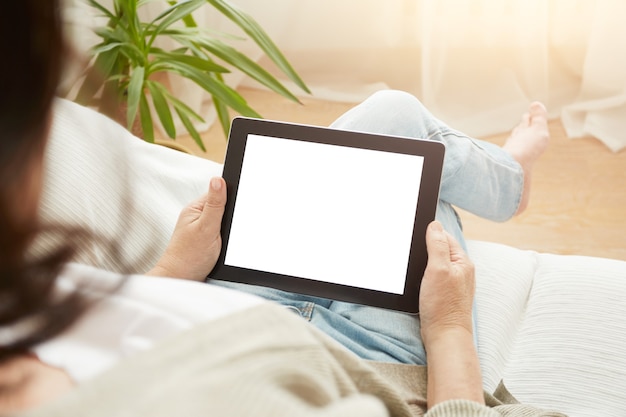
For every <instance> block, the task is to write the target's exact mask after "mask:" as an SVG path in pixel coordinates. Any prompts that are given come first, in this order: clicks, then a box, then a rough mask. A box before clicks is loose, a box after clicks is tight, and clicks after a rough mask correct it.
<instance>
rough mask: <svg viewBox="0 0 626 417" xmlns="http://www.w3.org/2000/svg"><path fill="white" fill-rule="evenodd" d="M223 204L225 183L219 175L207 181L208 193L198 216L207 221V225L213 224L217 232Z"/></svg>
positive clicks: (224, 204) (224, 203) (222, 212)
mask: <svg viewBox="0 0 626 417" xmlns="http://www.w3.org/2000/svg"><path fill="white" fill-rule="evenodd" d="M225 206H226V183H225V182H224V179H223V178H221V177H213V178H211V182H210V183H209V193H208V195H207V197H206V200H205V202H204V207H203V209H202V214H201V216H200V218H201V220H202V221H203V222H205V223H208V226H212V225H213V224H215V225H216V226H217V229H218V232H219V227H220V225H221V222H222V216H223V215H224V207H225Z"/></svg>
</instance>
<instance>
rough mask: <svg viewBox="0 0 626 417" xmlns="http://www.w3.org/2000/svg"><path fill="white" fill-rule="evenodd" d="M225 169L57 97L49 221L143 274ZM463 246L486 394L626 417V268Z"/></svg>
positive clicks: (100, 256)
mask: <svg viewBox="0 0 626 417" xmlns="http://www.w3.org/2000/svg"><path fill="white" fill-rule="evenodd" d="M221 169H222V167H221V165H219V164H216V163H213V162H210V161H207V160H205V159H201V158H197V157H194V156H190V155H185V154H182V153H180V152H177V151H173V150H171V149H167V148H164V147H160V146H157V145H151V144H148V143H145V142H144V141H142V140H139V139H137V138H135V137H133V136H132V135H131V134H129V133H128V132H127V131H126V130H125V129H123V128H122V127H121V126H119V125H117V124H116V123H115V122H112V121H111V120H109V119H107V118H105V117H103V116H101V115H99V114H97V113H95V112H93V111H91V110H88V109H86V108H83V107H80V106H78V105H76V104H74V103H71V102H68V101H65V100H59V101H58V103H57V106H56V111H55V118H54V123H53V128H52V134H51V138H50V144H49V149H48V159H47V171H46V173H47V175H46V182H45V192H44V195H43V201H42V217H43V218H44V219H45V220H54V221H58V222H61V223H63V224H73V225H81V226H84V227H87V228H89V229H90V230H93V231H96V232H98V233H101V234H103V235H105V236H108V237H110V238H114V239H115V238H117V239H119V240H120V241H122V240H123V246H122V248H121V252H122V254H123V255H124V259H125V261H126V262H127V263H129V264H130V271H131V272H138V273H141V272H145V271H147V270H148V269H150V268H151V267H152V266H153V265H154V263H155V262H156V260H157V259H158V257H159V256H160V254H161V253H162V251H163V249H164V248H165V245H166V244H167V242H168V240H169V237H170V234H171V232H172V230H173V227H174V224H175V222H176V219H177V217H178V213H179V211H180V209H181V208H182V207H183V206H184V205H186V204H187V203H188V202H190V201H192V200H193V199H195V198H197V197H198V196H200V195H201V194H202V193H204V192H205V190H206V188H207V186H208V182H209V179H210V178H211V177H212V176H214V175H220V174H221ZM120 190H122V191H123V192H124V193H123V195H120ZM125 202H126V203H131V204H130V205H129V204H124V203H125ZM46 244H50V242H47V243H46V242H44V243H42V245H46ZM468 246H469V252H470V255H471V257H472V258H473V260H474V262H475V264H476V274H477V275H476V276H477V295H476V297H477V309H478V310H477V314H478V347H479V356H480V359H481V366H482V371H483V377H484V385H485V388H486V389H487V390H489V391H492V390H493V389H494V388H495V387H496V385H497V384H498V382H499V381H500V380H501V379H504V381H505V383H506V384H507V386H508V387H509V389H510V391H511V392H512V393H513V394H514V395H515V396H516V397H518V399H519V400H521V401H523V402H527V403H531V404H536V405H540V406H543V407H548V408H556V409H559V410H562V411H565V412H568V413H570V414H571V415H576V416H584V415H589V416H592V415H593V416H599V415H602V416H610V415H623V413H624V409H626V407H625V406H626V349H625V348H624V347H625V346H626V324H625V323H626V321H625V320H624V319H625V318H626V301H625V300H626V262H620V261H612V260H607V259H600V258H588V257H580V256H563V255H550V254H537V253H535V252H531V251H523V250H519V249H515V248H512V247H508V246H504V245H499V244H494V243H487V242H479V241H470V242H468ZM85 249H87V250H88V251H87V253H85V254H83V255H82V256H81V258H79V260H80V261H83V262H85V263H88V264H91V265H96V266H100V267H103V268H106V269H110V270H114V271H119V270H122V269H124V268H123V266H124V265H123V263H124V262H120V260H119V259H116V258H115V257H113V256H111V255H110V254H107V253H106V251H104V250H102V249H101V248H100V247H99V245H98V244H93V245H90V246H86V245H85ZM40 250H41V247H40Z"/></svg>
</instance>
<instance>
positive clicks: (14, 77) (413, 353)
mask: <svg viewBox="0 0 626 417" xmlns="http://www.w3.org/2000/svg"><path fill="white" fill-rule="evenodd" d="M0 19H1V21H0V52H1V53H2V54H3V56H10V57H11V58H12V59H11V60H10V61H11V65H5V66H3V69H2V72H1V73H0V80H2V82H3V83H4V84H5V85H3V88H2V90H1V91H3V94H2V95H1V96H0V127H1V131H2V132H3V133H2V140H1V143H0V146H2V153H1V158H2V164H1V168H0V169H1V170H2V171H1V174H0V175H1V182H0V193H1V196H2V197H1V201H0V210H2V216H1V219H0V221H1V222H2V223H1V228H2V229H1V231H0V236H1V237H0V239H2V245H1V246H0V257H1V258H0V259H1V260H2V261H1V264H0V270H1V274H2V275H1V282H0V286H1V287H0V288H1V291H2V298H1V300H2V307H1V308H0V320H1V325H2V326H3V327H2V329H1V331H0V359H1V361H2V363H1V365H0V388H1V389H0V411H1V412H3V413H9V412H15V413H17V412H23V413H25V414H24V415H32V416H37V415H48V416H49V415H64V416H65V415H106V416H111V415H116V414H117V415H151V416H157V415H186V416H189V415H191V416H194V415H207V414H211V415H214V414H220V415H282V414H284V415H287V414H288V415H294V414H296V415H306V414H316V415H372V416H376V415H388V414H393V415H410V414H411V413H416V414H420V413H422V412H423V410H424V408H425V406H426V404H425V402H426V398H425V397H423V395H424V393H425V390H426V386H425V382H426V378H427V379H428V388H427V403H428V408H429V411H428V415H431V416H437V415H451V416H457V415H458V416H461V415H498V414H497V412H496V411H494V409H491V408H487V407H485V406H484V402H485V400H484V397H483V393H482V388H481V379H480V371H479V367H478V359H477V356H476V352H475V347H474V343H473V326H472V299H473V288H474V276H473V268H472V264H471V262H470V261H469V259H468V258H467V256H466V254H465V253H464V251H463V249H462V235H461V234H460V228H459V225H458V223H457V220H456V216H455V213H454V211H453V209H452V208H451V205H450V204H451V203H454V204H458V205H461V206H465V207H467V208H469V209H473V210H474V211H478V212H479V213H481V214H483V215H485V216H490V217H493V218H500V217H507V216H509V215H512V214H513V213H514V212H516V211H517V212H519V211H520V210H522V209H523V207H524V205H525V204H526V202H527V198H528V192H529V185H528V182H527V181H526V182H525V183H524V181H523V180H524V178H526V179H528V178H529V175H530V172H531V170H532V164H533V163H534V161H535V160H536V159H537V157H538V156H539V155H540V154H541V153H542V151H543V149H545V145H546V142H547V129H546V124H545V109H543V107H542V106H541V105H538V104H535V105H533V106H531V108H530V111H529V115H527V116H526V118H525V119H524V120H523V121H522V123H521V125H520V127H519V128H518V130H517V131H516V132H514V134H513V135H512V136H511V139H510V140H509V141H508V142H507V146H506V148H507V149H506V151H501V150H496V149H495V147H494V149H492V148H491V147H489V148H488V149H487V150H485V149H483V148H482V147H481V146H478V144H477V142H474V141H471V140H469V139H468V138H467V137H465V136H464V135H461V134H460V133H458V132H454V131H452V130H449V129H447V128H445V126H444V125H442V124H440V122H437V121H436V120H435V119H434V118H432V117H431V116H429V115H428V114H427V112H425V110H424V109H423V108H421V106H420V105H419V103H418V102H417V101H416V100H414V99H413V98H411V97H409V96H408V95H405V94H397V93H387V94H380V95H378V96H377V97H375V98H373V99H371V100H368V101H366V102H365V103H364V104H363V105H362V106H359V107H358V108H357V109H355V110H354V111H352V112H350V113H348V114H346V115H345V116H344V117H342V118H341V119H340V120H338V122H337V123H336V125H335V126H336V127H342V128H346V129H349V128H353V129H367V130H371V131H377V130H382V133H390V134H398V133H401V134H403V135H411V132H407V131H406V126H407V123H408V122H407V120H408V121H410V122H416V123H408V124H409V126H410V127H411V128H414V129H416V130H415V132H413V133H412V134H413V135H414V136H416V137H421V136H422V137H423V136H424V135H426V136H429V137H433V138H439V137H440V138H439V139H440V140H443V141H445V142H446V144H447V145H448V147H449V149H448V151H449V152H448V154H449V155H451V156H452V157H453V159H450V157H448V159H447V162H446V164H447V168H446V169H447V175H446V173H445V172H444V183H443V185H442V198H443V197H446V198H448V202H447V203H442V204H441V206H440V209H439V216H440V217H439V219H440V221H441V222H434V223H432V224H431V225H430V226H429V229H428V232H427V236H426V240H427V246H428V252H429V264H428V267H427V270H426V273H425V276H424V279H423V283H422V289H421V299H420V311H421V317H420V321H417V320H414V319H412V318H411V320H410V321H409V320H408V319H407V318H406V317H405V316H400V315H399V314H398V313H390V314H391V315H390V316H385V315H384V314H383V312H380V311H377V312H376V313H375V314H373V313H372V311H371V310H366V311H363V310H362V309H361V308H360V307H359V306H350V305H348V306H346V305H343V304H338V305H331V304H328V305H326V304H325V301H324V300H304V301H307V302H313V303H317V307H316V308H319V310H320V314H316V316H317V317H321V318H322V321H321V322H317V323H314V324H316V325H317V327H318V328H320V329H322V330H323V332H320V331H319V330H317V329H316V328H315V327H314V326H311V325H309V324H307V323H305V322H304V321H303V320H301V319H299V318H298V317H295V316H294V315H292V314H291V313H289V312H288V310H286V309H283V308H280V307H277V306H276V305H275V304H273V303H262V302H250V303H249V304H246V305H245V307H242V308H241V309H239V310H238V311H229V312H228V314H225V315H223V316H221V317H219V318H218V319H215V320H209V321H207V322H206V323H204V324H199V325H198V326H195V327H194V328H191V329H189V330H188V331H180V332H175V334H169V335H168V336H167V337H164V338H163V339H167V340H160V341H159V343H157V345H156V346H154V347H153V348H152V349H150V350H148V351H146V352H143V353H141V354H136V355H132V356H130V357H129V358H128V360H125V361H122V362H118V363H113V364H111V366H110V368H108V370H106V371H102V372H100V373H97V374H96V375H93V376H92V377H91V378H89V379H88V380H86V381H84V382H81V383H78V384H77V383H76V380H75V379H72V378H71V377H70V376H69V374H68V373H67V372H66V371H65V370H64V369H61V368H59V367H56V366H54V365H53V364H51V363H49V362H46V360H42V357H43V356H45V355H43V354H40V353H38V352H40V351H38V349H39V347H40V346H44V347H45V346H46V345H47V344H48V343H51V342H50V341H52V342H53V341H54V340H56V339H59V338H62V335H61V333H62V332H63V331H65V330H68V329H69V332H70V333H72V332H73V331H74V330H73V328H71V329H70V326H71V325H72V324H73V323H75V322H76V321H78V322H79V324H80V322H81V320H83V321H86V322H87V323H89V320H90V317H91V316H90V315H91V314H93V313H92V311H91V310H89V311H86V310H87V308H88V307H89V303H88V302H87V301H86V299H87V296H86V294H85V293H84V292H81V291H65V292H61V293H60V294H61V296H59V292H57V289H58V282H62V279H63V275H68V274H71V273H72V271H75V270H76V267H72V266H70V267H65V263H66V262H67V261H68V260H69V259H71V256H72V253H73V249H74V248H72V241H73V238H74V237H75V234H76V233H81V234H84V233H85V232H82V231H76V230H66V233H67V235H68V239H67V244H66V246H64V247H62V248H60V249H58V250H57V251H54V252H50V253H47V254H46V256H44V257H41V258H36V259H33V258H32V257H28V256H26V253H27V249H28V247H29V246H30V245H31V244H32V242H33V240H34V239H35V238H36V237H37V236H38V235H39V233H40V232H41V230H42V226H41V225H38V224H37V221H36V219H37V207H38V201H39V195H40V192H41V177H42V165H43V155H44V151H45V145H46V136H47V131H48V124H49V120H50V115H51V114H50V113H51V103H52V99H53V96H54V93H55V90H56V85H57V83H58V79H59V74H60V72H61V57H62V56H63V54H62V51H63V47H62V46H63V40H62V36H61V23H60V16H59V8H58V4H57V2H56V1H51V0H46V1H37V0H24V1H20V2H11V3H10V4H8V5H6V7H5V13H3V14H2V17H1V18H0ZM387 104H390V105H391V104H393V106H391V108H393V109H399V110H398V112H397V113H395V114H390V113H389V112H387V113H382V112H379V111H378V110H380V109H381V108H385V107H389V106H387ZM405 113H406V114H405ZM365 115H367V116H368V117H364V116H365ZM416 115H418V116H419V117H418V120H417V121H416ZM407 116H408V119H407ZM424 116H426V117H424ZM402 121H404V122H402ZM390 126H396V127H397V128H398V129H400V130H401V132H395V131H392V130H391V129H390ZM423 129H426V130H427V131H431V130H432V132H433V133H432V134H429V133H428V132H424V131H423ZM453 137H458V138H457V139H459V140H454V138H453ZM482 146H484V147H488V145H485V144H482ZM454 158H457V159H456V160H455V159H454ZM486 161H491V162H493V164H492V165H489V166H488V167H484V166H483V165H484V163H485V162H486ZM491 162H490V163H491ZM480 166H483V168H482V169H485V170H486V171H488V172H490V173H491V174H492V175H493V177H494V179H493V182H494V183H497V184H499V188H500V189H505V191H502V193H503V199H502V200H503V201H504V202H503V203H502V202H500V203H498V204H497V207H495V208H494V207H491V206H489V205H485V204H484V200H483V199H482V196H481V195H477V193H479V192H481V191H482V190H481V186H477V187H476V190H475V191H476V192H472V193H468V192H467V188H466V187H467V186H468V184H467V183H466V184H464V183H462V182H461V181H453V177H454V178H457V179H458V178H463V177H468V176H466V175H463V174H468V173H469V172H470V171H471V170H475V169H479V167H480ZM494 170H496V171H494ZM498 170H501V171H502V172H500V171H498ZM459 174H461V175H460V177H459ZM473 174H476V172H474V173H473ZM469 178H471V176H469ZM511 181H513V182H511ZM483 182H487V183H488V182H489V180H486V179H485V180H484V181H481V183H483ZM468 183H469V184H471V181H468ZM503 184H505V186H503ZM459 188H461V189H462V192H459ZM225 200H226V193H225V187H224V183H223V180H222V179H220V178H214V179H213V180H211V185H210V189H209V192H208V193H207V195H205V196H204V197H202V198H200V199H199V200H198V201H196V202H195V203H192V204H191V205H190V206H189V207H187V208H186V209H185V210H183V212H182V213H181V216H180V218H179V222H178V224H177V227H176V230H175V232H174V235H173V237H172V240H171V242H170V245H169V246H168V248H167V250H166V252H165V254H164V255H163V257H162V258H161V260H160V261H159V262H158V263H157V265H156V266H155V268H154V269H153V270H152V271H150V273H149V274H152V275H165V276H170V277H176V278H184V279H191V280H203V279H204V277H205V276H206V275H207V274H208V272H210V270H211V269H212V268H213V266H214V264H215V260H216V258H217V253H219V248H220V244H221V242H220V237H219V224H220V220H221V216H222V213H223V207H224V203H225ZM442 223H443V224H444V225H445V228H446V229H449V231H450V232H451V233H453V234H454V235H455V237H453V236H452V235H450V234H448V233H447V232H445V231H444V230H443V228H442V226H441V224H442ZM458 240H461V244H459V243H458ZM199 242H203V243H204V242H212V244H211V245H210V246H209V247H206V245H200V244H199ZM72 268H74V269H72ZM68 271H69V272H68ZM89 271H91V270H88V269H80V268H79V272H80V273H86V272H89ZM92 272H93V274H94V276H95V275H98V274H100V273H99V272H97V271H92ZM59 276H61V277H59ZM87 278H89V277H87ZM134 280H135V278H130V279H129V281H128V283H129V284H132V283H133V282H134ZM221 285H226V284H221ZM203 287H205V286H203ZM209 287H210V286H206V288H209ZM238 289H242V290H244V291H249V292H253V293H254V292H257V293H260V295H263V296H265V297H266V298H270V299H277V300H278V301H281V302H283V303H285V304H290V303H291V302H293V301H294V299H295V301H297V302H301V301H303V300H302V299H301V297H300V296H297V295H292V294H284V293H280V292H270V293H268V292H265V289H259V288H249V287H238ZM213 290H218V289H217V288H216V287H214V288H213ZM220 294H227V295H225V296H228V297H232V298H233V299H236V298H237V297H239V294H238V293H236V292H232V291H226V292H224V293H220ZM255 300H256V299H255ZM344 304H345V303H344ZM338 309H340V310H344V311H343V312H339V311H338ZM346 309H348V310H350V312H349V314H346V312H345V310H346ZM348 316H350V317H351V319H350V320H348V319H347V317H348ZM81 317H84V318H81ZM372 317H374V319H375V320H374V321H375V322H376V323H374V324H375V325H376V326H381V324H380V322H381V321H383V322H385V321H387V320H393V322H395V321H396V320H397V321H399V322H401V323H402V325H401V326H399V330H397V331H396V332H395V333H394V334H391V335H389V334H385V331H386V330H385V329H379V330H380V331H375V332H371V331H368V330H367V326H365V324H364V323H363V320H370V319H371V318H372ZM335 318H341V320H342V321H341V323H340V324H337V323H336V321H334V319H335ZM333 323H334V325H331V324H333ZM369 324H371V323H369ZM420 325H421V327H420ZM382 327H384V326H382ZM347 332H350V333H352V332H358V333H359V334H360V335H361V336H363V337H364V338H365V340H366V343H365V342H363V339H362V338H361V337H357V338H356V339H359V340H361V342H360V343H358V344H356V345H355V344H354V343H352V342H351V340H352V338H345V337H343V338H342V337H341V334H340V333H343V334H344V335H346V334H348V333H347ZM325 333H326V334H329V335H330V336H331V337H334V338H335V339H337V340H340V339H341V340H343V341H344V343H343V345H344V346H341V345H340V344H338V343H337V342H336V341H335V340H332V339H331V338H329V337H327V335H326V334H325ZM59 335H61V336H59ZM420 335H421V340H422V341H423V347H424V348H425V353H427V354H428V365H429V369H428V375H427V376H426V372H425V368H424V367H423V366H415V365H409V364H411V363H413V364H419V363H421V364H423V360H424V359H425V358H424V352H422V344H421V342H420ZM346 339H349V340H346ZM390 339H393V340H390ZM346 348H347V349H346ZM349 350H352V351H353V352H350V351H349ZM354 353H356V354H357V355H359V356H361V358H359V357H358V356H357V355H355V354H354ZM363 359H368V360H379V359H380V360H382V361H378V362H372V361H370V362H366V361H364V360H363ZM394 362H395V363H394ZM407 393H408V397H409V399H408V400H407V398H406V396H405V394H407ZM489 399H490V405H492V406H493V405H496V404H497V402H496V401H495V400H494V399H492V398H490V397H489ZM521 410H522V409H521V408H520V412H521ZM524 410H526V411H527V409H525V408H524ZM494 413H495V414H494Z"/></svg>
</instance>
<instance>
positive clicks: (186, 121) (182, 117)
mask: <svg viewBox="0 0 626 417" xmlns="http://www.w3.org/2000/svg"><path fill="white" fill-rule="evenodd" d="M175 109H176V114H178V117H180V121H181V122H183V125H184V126H185V128H186V129H187V131H188V132H189V134H190V135H191V137H192V138H193V140H194V142H196V144H197V145H198V146H199V147H200V149H202V151H203V152H206V148H205V147H204V143H203V142H202V138H201V137H200V134H199V133H198V131H197V130H196V128H195V127H194V125H193V123H191V120H189V117H187V115H186V114H185V113H184V112H181V111H180V110H179V109H178V107H175Z"/></svg>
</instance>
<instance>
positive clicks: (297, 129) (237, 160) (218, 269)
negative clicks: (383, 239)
mask: <svg viewBox="0 0 626 417" xmlns="http://www.w3.org/2000/svg"><path fill="white" fill-rule="evenodd" d="M248 135H261V136H269V137H275V138H283V139H291V140H298V141H305V142H314V143H321V144H329V145H338V146H345V147H352V148H362V149H371V150H378V151H385V152H394V153H403V154H409V155H417V156H422V157H423V158H424V159H423V169H422V180H421V182H420V191H419V195H418V201H417V208H418V209H417V210H416V214H415V222H414V227H413V235H412V243H411V248H410V252H409V259H408V268H407V276H406V280H405V287H404V293H403V294H392V293H387V292H382V291H376V290H370V289H365V288H358V287H352V286H348V285H341V284H335V283H329V282H324V281H317V280H311V279H305V278H301V277H294V276H288V275H281V274H276V273H268V272H265V271H258V270H252V269H247V268H240V267H234V266H230V265H226V264H225V263H224V262H225V257H226V250H227V248H228V242H229V235H230V229H231V224H232V220H233V213H234V210H235V206H236V203H237V191H238V186H239V179H240V175H241V169H242V165H243V161H244V153H245V149H246V143H247V139H248ZM444 153H445V146H444V145H443V143H441V142H436V141H432V140H427V139H413V138H405V137H399V136H389V135H381V134H371V133H365V132H355V131H345V130H339V129H333V128H325V127H318V126H310V125H302V124H294V123H285V122H277V121H270V120H265V119H253V118H247V117H237V118H235V119H234V120H233V122H232V125H231V130H230V135H229V141H228V147H227V151H226V157H225V161H224V169H223V173H222V176H223V178H224V180H225V181H226V184H227V194H228V199H227V202H226V208H225V212H224V217H223V220H222V229H221V234H222V250H221V252H220V256H219V258H218V260H217V264H216V265H215V268H214V269H213V271H212V272H211V273H210V274H209V278H210V279H216V280H224V281H231V282H239V283H244V284H252V285H260V286H265V287H271V288H276V289H280V290H284V291H289V292H295V293H300V294H307V295H312V296H317V297H323V298H328V299H333V300H340V301H346V302H352V303H357V304H363V305H370V306H373V307H380V308H386V309H392V310H398V311H403V312H407V313H418V312H419V289H420V285H421V280H422V277H423V274H424V270H425V268H426V263H427V260H428V257H427V252H426V241H425V235H426V227H427V226H428V224H429V223H430V222H431V221H432V220H434V218H435V213H436V210H437V201H438V198H439V188H440V182H441V172H442V167H443V158H444Z"/></svg>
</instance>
